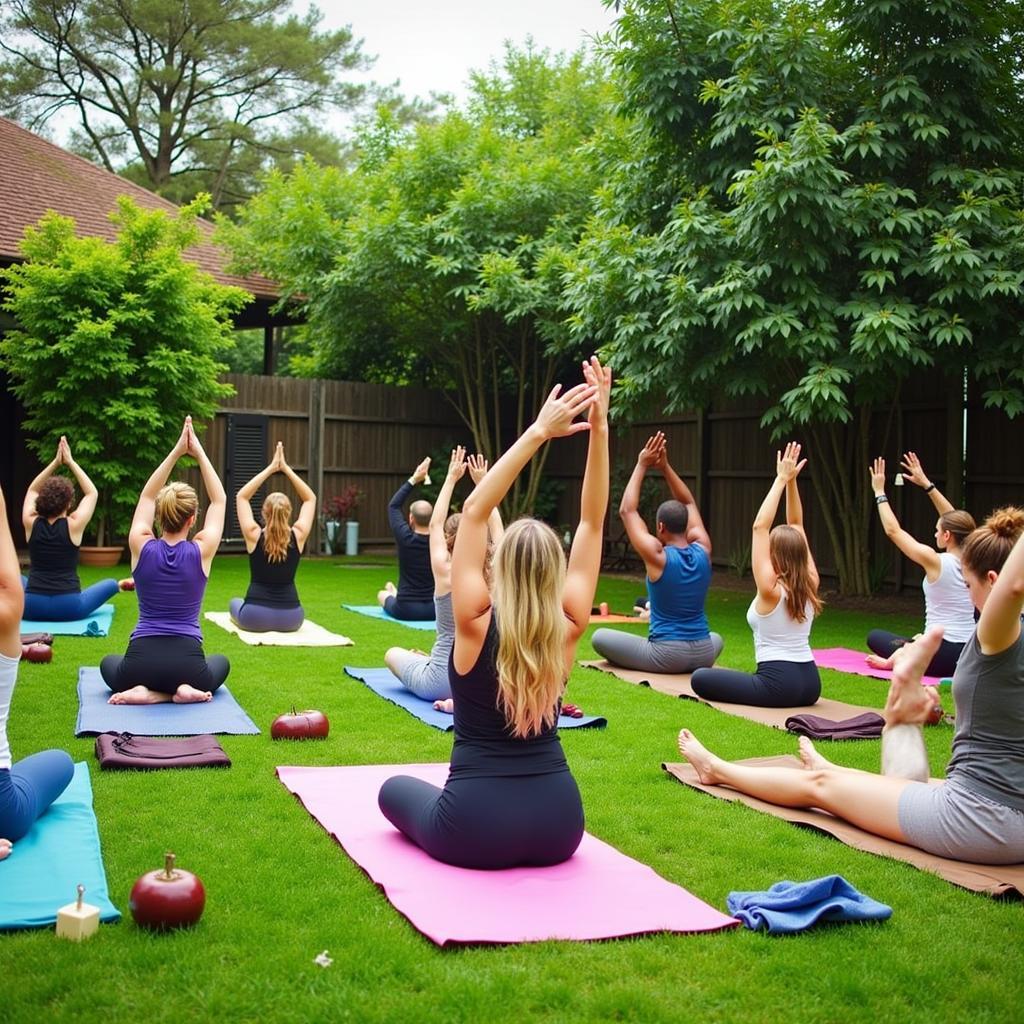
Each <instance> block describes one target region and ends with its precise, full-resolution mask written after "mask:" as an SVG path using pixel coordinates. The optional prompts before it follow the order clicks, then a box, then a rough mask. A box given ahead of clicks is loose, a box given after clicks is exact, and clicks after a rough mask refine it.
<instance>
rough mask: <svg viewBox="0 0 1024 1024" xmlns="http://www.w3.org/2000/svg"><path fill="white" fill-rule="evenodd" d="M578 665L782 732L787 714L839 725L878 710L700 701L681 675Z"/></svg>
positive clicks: (821, 702)
mask: <svg viewBox="0 0 1024 1024" xmlns="http://www.w3.org/2000/svg"><path fill="white" fill-rule="evenodd" d="M580 664H581V665H583V666H584V667H585V668H596V669H598V670H600V671H601V672H608V673H609V674H611V675H613V676H618V678H619V679H625V680H626V682H627V683H636V684H638V685H639V686H648V687H650V688H651V689H652V690H657V691H658V693H667V694H668V695H669V696H671V697H683V698H685V699H687V700H695V701H699V702H700V703H701V704H707V705H709V706H710V707H713V708H715V709H716V710H718V711H724V712H725V713H726V714H727V715H736V716H738V717H739V718H748V719H750V721H752V722H760V723H761V724H762V725H770V726H772V727H773V728H775V729H782V730H783V731H785V728H786V719H787V718H789V717H790V716H791V715H805V714H811V715H821V716H822V717H823V718H831V719H832V720H833V721H834V722H841V721H842V720H843V719H844V718H852V717H853V716H854V715H862V714H864V712H865V711H874V712H875V713H876V714H878V711H879V709H878V708H867V707H861V706H860V705H859V704H846V703H844V702H843V701H841V700H829V699H828V698H827V697H819V698H818V701H817V703H815V704H804V705H802V706H801V707H795V708H759V707H755V706H754V705H753V704H727V703H724V702H723V701H719V700H704V699H703V698H702V697H698V696H697V694H695V693H694V692H693V687H692V686H691V685H690V676H689V675H688V674H685V673H683V674H680V675H667V674H661V673H658V672H639V671H637V670H635V669H630V668H619V667H618V666H616V665H613V664H611V662H608V661H583V662H580Z"/></svg>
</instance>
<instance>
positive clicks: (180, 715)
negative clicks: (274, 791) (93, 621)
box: [75, 667, 259, 736]
mask: <svg viewBox="0 0 1024 1024" xmlns="http://www.w3.org/2000/svg"><path fill="white" fill-rule="evenodd" d="M109 699H110V690H109V689H107V684H106V683H105V682H103V677H102V676H101V675H100V670H99V669H98V668H91V667H90V668H80V669H79V670H78V721H77V722H76V723H75V735H76V736H95V735H97V734H98V733H101V732H132V733H135V735H136V736H198V735H200V734H202V733H207V732H219V733H231V734H232V735H235V736H255V735H258V734H259V729H257V728H256V723H255V722H253V720H252V719H251V718H250V717H249V716H248V715H247V714H246V713H245V712H244V711H243V710H242V708H241V706H240V705H239V703H238V701H237V700H235V698H234V696H233V695H232V693H231V691H230V690H229V689H228V688H227V684H225V685H223V686H221V688H220V689H219V690H214V693H213V700H211V701H206V702H205V703H203V704H172V703H166V704H108V703H107V701H108V700H109Z"/></svg>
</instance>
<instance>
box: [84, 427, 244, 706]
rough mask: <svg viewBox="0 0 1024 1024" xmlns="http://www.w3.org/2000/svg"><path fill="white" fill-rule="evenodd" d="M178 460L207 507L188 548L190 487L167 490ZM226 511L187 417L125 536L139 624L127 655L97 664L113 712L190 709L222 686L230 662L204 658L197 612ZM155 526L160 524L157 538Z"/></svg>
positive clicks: (194, 500) (195, 502) (192, 508)
mask: <svg viewBox="0 0 1024 1024" xmlns="http://www.w3.org/2000/svg"><path fill="white" fill-rule="evenodd" d="M183 455H191V456H193V458H195V459H196V461H197V462H198V463H199V469H200V472H201V473H202V477H203V484H204V485H205V487H206V492H207V494H208V495H209V499H210V504H209V507H208V508H207V510H206V520H205V522H204V524H203V529H202V530H200V531H199V533H197V534H196V535H195V537H194V538H193V539H192V540H189V536H188V535H189V532H190V531H191V529H192V527H193V526H194V525H195V522H196V514H197V510H198V507H199V499H198V497H197V495H196V492H195V491H194V490H193V489H192V488H191V487H189V486H188V484H183V483H172V484H166V483H165V482H166V480H167V477H168V476H169V475H170V472H171V470H172V469H173V468H174V465H175V463H176V462H177V461H178V459H180V458H181V457H182V456H183ZM226 504H227V495H226V494H225V493H224V486H223V484H221V482H220V479H219V478H218V476H217V473H216V471H215V470H214V468H213V464H212V463H211V462H210V459H209V457H208V456H207V454H206V452H205V451H204V450H203V446H202V445H201V444H200V443H199V439H198V438H197V437H196V435H195V432H194V431H193V429H192V417H191V416H188V417H186V419H185V425H184V426H183V427H182V430H181V436H180V437H179V438H178V443H177V444H176V445H175V446H174V447H173V448H172V449H171V451H170V453H169V454H168V456H167V458H165V459H164V461H163V462H161V463H160V465H159V466H157V468H156V470H155V471H154V472H153V475H152V476H151V477H150V478H149V481H148V482H147V484H146V486H145V487H144V488H143V491H142V494H141V495H140V496H139V503H138V505H137V506H136V508H135V518H134V519H133V520H132V526H131V530H130V531H129V533H128V545H129V547H130V548H131V552H132V575H133V576H134V578H135V590H136V593H137V595H138V599H139V623H138V625H137V626H136V627H135V630H134V632H133V633H132V635H131V639H130V640H129V641H128V650H127V651H126V652H125V654H124V655H123V656H122V655H120V654H108V655H107V657H105V658H104V659H103V661H102V662H101V664H100V672H101V673H102V675H103V681H104V682H105V683H106V684H107V686H109V687H110V689H111V690H113V691H114V693H113V696H112V697H111V698H110V703H111V704H159V703H162V702H166V701H174V702H175V703H176V704H194V703H198V702H200V701H207V700H210V699H211V698H212V696H213V691H214V690H216V689H217V687H219V686H220V685H221V683H223V682H224V680H225V679H226V678H227V675H228V669H229V667H230V666H229V665H228V659H227V658H225V657H224V655H222V654H213V655H210V657H206V656H205V654H204V653H203V634H202V631H201V630H200V628H199V606H200V605H201V604H202V602H203V594H204V592H205V591H206V580H207V578H208V577H209V574H210V565H211V563H212V562H213V556H214V555H215V554H216V552H217V546H218V545H219V544H220V537H221V533H222V532H223V530H224V510H225V507H226ZM154 520H155V521H157V522H158V523H159V524H160V534H161V535H160V537H159V538H158V537H156V536H155V535H154V533H153V524H154Z"/></svg>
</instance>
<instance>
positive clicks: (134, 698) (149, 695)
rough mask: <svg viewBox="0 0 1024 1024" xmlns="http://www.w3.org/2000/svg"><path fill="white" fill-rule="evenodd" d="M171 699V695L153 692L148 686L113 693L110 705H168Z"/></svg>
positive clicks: (109, 701)
mask: <svg viewBox="0 0 1024 1024" xmlns="http://www.w3.org/2000/svg"><path fill="white" fill-rule="evenodd" d="M170 699H171V695H170V694H169V693H160V692H159V691H157V690H151V689H150V688H149V687H148V686H133V687H132V688H131V689H130V690H122V691H121V692H120V693H112V694H111V695H110V699H109V700H108V701H107V703H108V704H166V703H167V701H169V700H170Z"/></svg>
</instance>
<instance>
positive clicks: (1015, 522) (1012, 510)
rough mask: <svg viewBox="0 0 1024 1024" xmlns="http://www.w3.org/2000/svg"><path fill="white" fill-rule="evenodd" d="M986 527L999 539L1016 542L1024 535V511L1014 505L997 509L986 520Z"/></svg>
mask: <svg viewBox="0 0 1024 1024" xmlns="http://www.w3.org/2000/svg"><path fill="white" fill-rule="evenodd" d="M985 526H987V527H988V529H990V530H991V531H992V532H993V533H994V534H996V535H997V536H999V537H1004V538H1006V539H1007V540H1016V539H1017V537H1019V536H1020V535H1021V533H1024V509H1021V508H1017V507H1016V506H1014V505H1006V506H1004V507H1003V508H997V509H996V510H995V511H994V512H993V513H992V514H991V515H990V516H989V517H988V519H986V520H985Z"/></svg>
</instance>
